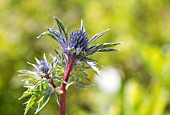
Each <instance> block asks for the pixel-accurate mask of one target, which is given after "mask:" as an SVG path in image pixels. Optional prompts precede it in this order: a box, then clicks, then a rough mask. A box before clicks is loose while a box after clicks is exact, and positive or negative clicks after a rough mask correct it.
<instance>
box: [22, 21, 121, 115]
mask: <svg viewBox="0 0 170 115" xmlns="http://www.w3.org/2000/svg"><path fill="white" fill-rule="evenodd" d="M55 20H56V22H57V26H58V31H57V30H53V29H52V28H49V29H48V31H46V32H44V33H42V34H41V35H40V36H38V38H40V37H42V36H44V35H49V36H50V37H52V38H53V39H55V40H56V41H57V42H58V43H59V44H60V45H61V48H59V49H58V51H57V50H55V52H56V56H53V55H51V54H50V56H51V58H52V59H51V62H48V61H47V59H46V56H45V54H44V60H38V59H37V58H35V60H36V64H32V63H30V62H28V64H30V65H32V66H33V67H34V68H35V71H30V70H20V71H19V72H20V73H21V74H20V75H24V76H26V77H25V78H24V80H23V81H24V82H25V84H24V87H26V88H27V90H26V91H25V92H24V93H23V95H22V96H21V97H20V98H19V99H22V98H25V97H28V96H29V97H30V99H29V100H28V101H27V102H26V103H25V104H26V108H25V113H24V115H26V114H27V112H28V110H29V109H30V108H31V107H32V106H33V105H34V104H35V103H36V102H37V103H38V107H37V109H36V112H35V113H37V112H39V111H40V110H41V109H42V108H43V107H44V106H45V105H46V103H47V102H48V101H49V99H50V97H51V96H52V95H54V97H55V99H56V101H57V103H58V104H59V107H60V115H66V91H67V89H68V87H69V86H70V85H74V86H75V87H78V88H84V87H85V86H88V85H90V79H89V78H88V74H87V73H86V70H87V69H92V70H93V71H94V72H95V73H96V74H98V75H100V71H99V69H98V68H97V67H98V66H100V65H99V64H98V63H96V61H95V60H94V59H91V58H89V57H88V56H89V55H92V54H94V53H97V52H109V51H117V49H115V48H111V47H113V46H116V45H118V44H120V43H103V44H96V45H93V46H90V44H91V43H92V42H94V41H95V40H97V39H98V38H100V37H101V36H102V35H103V34H105V33H106V32H107V31H108V30H109V29H107V30H105V31H103V32H101V33H99V34H96V35H95V36H94V37H92V38H91V39H88V36H87V33H86V30H85V28H84V25H83V21H81V27H80V29H79V30H76V31H74V32H71V33H70V34H68V31H67V28H66V27H65V26H64V24H63V23H62V22H61V21H60V20H58V19H57V18H55ZM59 50H60V51H59Z"/></svg>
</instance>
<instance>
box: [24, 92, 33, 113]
mask: <svg viewBox="0 0 170 115" xmlns="http://www.w3.org/2000/svg"><path fill="white" fill-rule="evenodd" d="M35 101H36V96H34V95H33V96H32V97H31V98H30V99H29V100H28V102H26V103H27V105H26V107H25V112H24V115H26V114H27V113H28V111H29V109H30V108H31V107H32V106H33V105H34V103H35Z"/></svg>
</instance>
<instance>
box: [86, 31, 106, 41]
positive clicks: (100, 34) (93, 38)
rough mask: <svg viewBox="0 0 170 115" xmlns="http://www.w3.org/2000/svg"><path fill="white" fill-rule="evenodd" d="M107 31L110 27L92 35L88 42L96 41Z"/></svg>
mask: <svg viewBox="0 0 170 115" xmlns="http://www.w3.org/2000/svg"><path fill="white" fill-rule="evenodd" d="M107 31H109V29H107V30H104V31H103V32H101V33H99V34H96V35H95V36H94V37H92V38H91V39H90V40H89V41H88V43H89V44H90V43H92V42H93V41H95V40H96V39H98V38H99V37H101V36H102V35H104V34H105V33H106V32H107Z"/></svg>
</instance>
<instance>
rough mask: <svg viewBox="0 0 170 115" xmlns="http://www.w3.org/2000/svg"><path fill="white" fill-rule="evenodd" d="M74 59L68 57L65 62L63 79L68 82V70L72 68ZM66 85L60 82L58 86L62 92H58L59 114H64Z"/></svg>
mask: <svg viewBox="0 0 170 115" xmlns="http://www.w3.org/2000/svg"><path fill="white" fill-rule="evenodd" d="M73 65H74V60H71V59H69V60H68V63H67V67H66V70H65V72H64V76H63V80H64V81H65V82H68V79H69V76H70V72H71V71H72V69H73ZM66 85H67V84H65V83H61V85H60V88H61V89H62V91H63V93H62V94H60V101H59V103H60V115H66Z"/></svg>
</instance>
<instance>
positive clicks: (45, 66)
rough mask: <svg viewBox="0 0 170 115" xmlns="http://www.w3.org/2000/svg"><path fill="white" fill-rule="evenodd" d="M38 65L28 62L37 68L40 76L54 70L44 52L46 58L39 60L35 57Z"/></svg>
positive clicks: (37, 73)
mask: <svg viewBox="0 0 170 115" xmlns="http://www.w3.org/2000/svg"><path fill="white" fill-rule="evenodd" d="M35 60H36V63H37V65H35V64H32V63H30V62H28V64H30V65H32V66H33V67H34V68H35V69H36V72H35V73H36V75H38V76H40V77H45V76H48V75H49V74H50V71H51V70H52V67H51V66H50V64H49V63H48V62H47V59H46V56H45V54H44V60H38V59H37V58H35Z"/></svg>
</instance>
